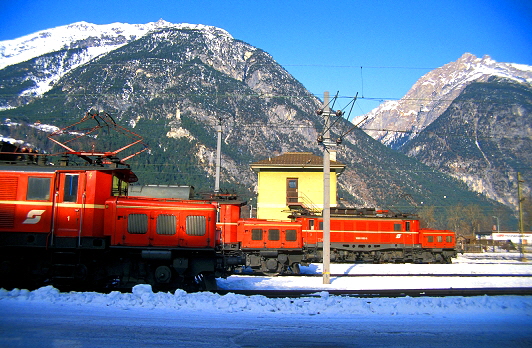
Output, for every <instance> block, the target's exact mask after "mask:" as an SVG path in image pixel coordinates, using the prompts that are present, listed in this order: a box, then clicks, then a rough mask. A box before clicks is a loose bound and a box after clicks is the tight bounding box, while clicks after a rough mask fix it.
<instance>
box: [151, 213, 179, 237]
mask: <svg viewBox="0 0 532 348" xmlns="http://www.w3.org/2000/svg"><path fill="white" fill-rule="evenodd" d="M156 230H157V234H164V235H173V234H175V231H176V218H175V216H174V215H163V214H161V215H159V216H157V228H156Z"/></svg>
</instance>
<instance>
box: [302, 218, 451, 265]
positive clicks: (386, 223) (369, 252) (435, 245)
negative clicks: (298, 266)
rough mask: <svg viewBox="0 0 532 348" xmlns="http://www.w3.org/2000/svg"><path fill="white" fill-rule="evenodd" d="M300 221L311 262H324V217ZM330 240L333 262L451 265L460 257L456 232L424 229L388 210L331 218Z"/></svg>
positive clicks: (416, 222) (416, 223) (414, 221)
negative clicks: (453, 258)
mask: <svg viewBox="0 0 532 348" xmlns="http://www.w3.org/2000/svg"><path fill="white" fill-rule="evenodd" d="M297 221H300V222H301V223H302V224H303V238H304V240H305V247H306V248H307V250H308V255H309V257H308V259H309V260H311V261H313V260H316V259H321V248H322V245H323V218H321V217H315V216H308V217H307V216H300V217H298V218H297ZM429 240H430V241H431V242H430V243H428V241H429ZM330 241H331V261H332V262H374V263H381V262H414V263H432V262H447V263H450V262H451V258H452V257H454V256H456V251H455V249H454V248H455V239H454V233H453V232H451V231H440V230H423V229H422V230H420V229H419V220H418V219H414V218H411V217H407V216H393V214H390V213H389V212H387V211H380V212H376V214H375V215H369V216H368V215H366V216H360V215H358V216H357V215H353V216H351V217H347V216H333V217H331V222H330ZM311 255H314V256H311Z"/></svg>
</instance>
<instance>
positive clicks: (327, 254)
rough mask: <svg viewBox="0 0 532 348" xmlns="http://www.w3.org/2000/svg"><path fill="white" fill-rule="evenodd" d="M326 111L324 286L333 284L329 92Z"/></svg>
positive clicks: (324, 153)
mask: <svg viewBox="0 0 532 348" xmlns="http://www.w3.org/2000/svg"><path fill="white" fill-rule="evenodd" d="M323 102H324V105H325V110H323V117H325V133H324V134H323V145H324V147H323V214H322V215H323V284H330V283H331V186H330V185H331V157H330V155H331V154H330V152H329V147H330V145H331V135H330V131H329V127H330V124H331V119H330V116H331V110H330V109H329V106H328V104H329V92H325V93H324V95H323Z"/></svg>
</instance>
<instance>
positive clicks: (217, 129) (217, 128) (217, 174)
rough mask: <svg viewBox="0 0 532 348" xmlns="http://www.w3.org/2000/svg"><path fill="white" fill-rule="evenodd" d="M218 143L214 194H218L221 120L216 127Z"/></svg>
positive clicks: (220, 158)
mask: <svg viewBox="0 0 532 348" xmlns="http://www.w3.org/2000/svg"><path fill="white" fill-rule="evenodd" d="M216 132H217V133H218V142H217V144H216V177H215V182H214V192H220V166H221V163H222V119H221V118H220V119H218V125H217V126H216Z"/></svg>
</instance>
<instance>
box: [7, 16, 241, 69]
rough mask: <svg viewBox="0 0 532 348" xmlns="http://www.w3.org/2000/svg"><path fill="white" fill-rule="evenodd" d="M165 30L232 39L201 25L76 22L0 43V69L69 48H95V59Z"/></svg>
mask: <svg viewBox="0 0 532 348" xmlns="http://www.w3.org/2000/svg"><path fill="white" fill-rule="evenodd" d="M164 28H176V29H195V30H202V31H205V32H206V33H210V35H212V36H214V32H217V33H218V34H219V33H223V34H224V35H226V36H228V37H231V35H230V34H229V33H227V32H226V31H224V30H222V29H219V28H215V27H211V26H206V25H202V24H188V23H180V24H175V23H170V22H167V21H165V20H162V19H161V20H159V21H157V22H150V23H147V24H128V23H112V24H100V25H99V24H92V23H87V22H77V23H73V24H69V25H64V26H59V27H56V28H51V29H46V30H41V31H38V32H36V33H33V34H29V35H25V36H22V37H20V38H17V39H13V40H5V41H0V69H3V68H5V67H6V66H9V65H14V64H18V63H21V62H24V61H27V60H30V59H32V58H35V57H39V56H42V55H44V54H47V53H51V52H57V51H60V50H64V49H69V48H78V47H81V48H88V47H98V48H99V49H95V50H93V51H92V52H91V53H92V54H91V55H90V56H92V58H94V57H95V56H98V55H101V54H103V53H108V52H110V51H112V50H115V49H117V48H119V47H121V46H123V45H125V44H127V43H129V42H131V41H133V40H137V39H139V38H140V37H142V36H144V35H146V34H147V33H149V32H152V31H154V30H159V29H164ZM89 39H90V40H89ZM92 58H90V59H92ZM90 59H88V60H90ZM88 60H87V61H88Z"/></svg>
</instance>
